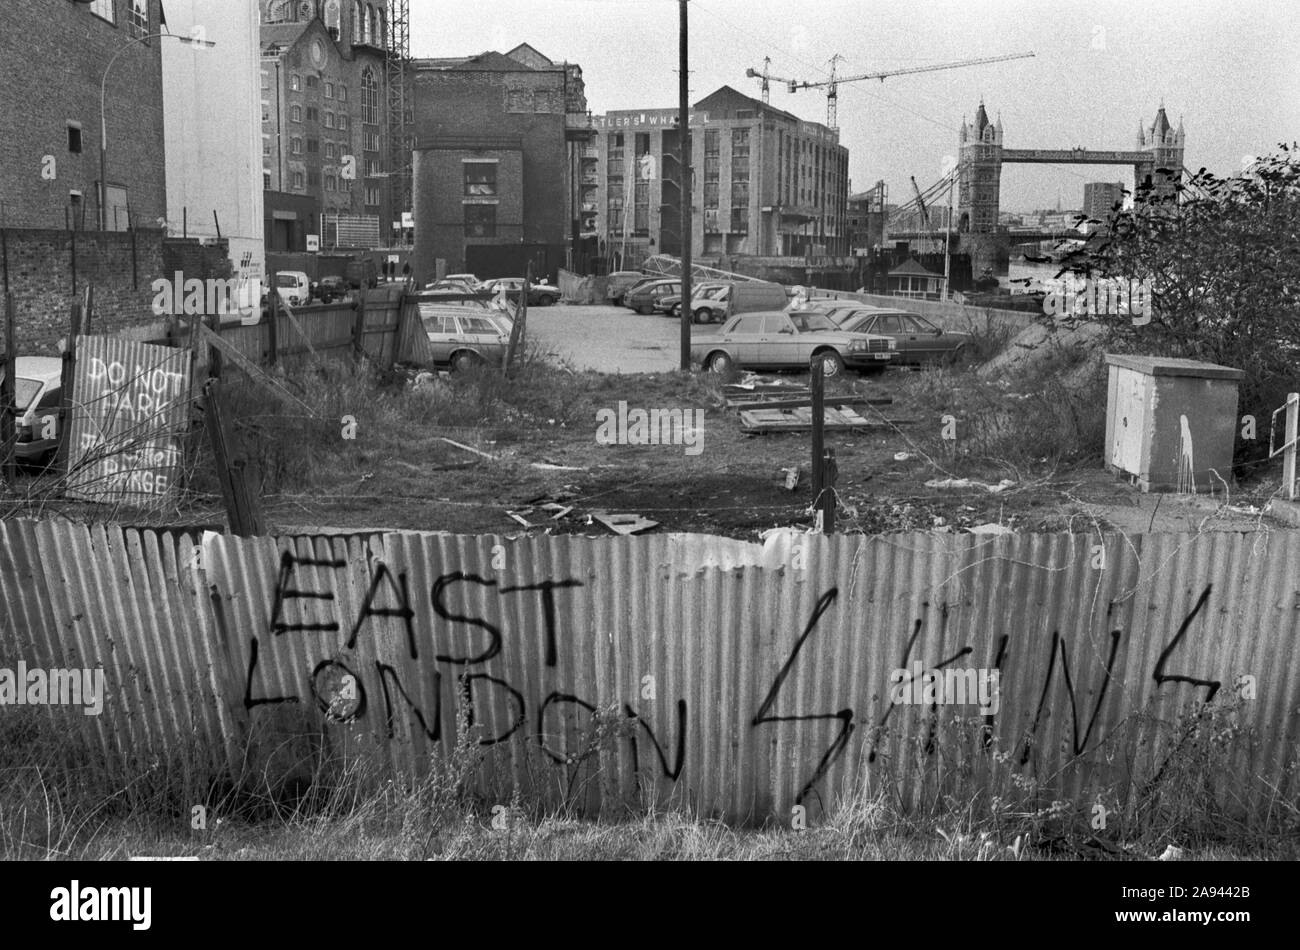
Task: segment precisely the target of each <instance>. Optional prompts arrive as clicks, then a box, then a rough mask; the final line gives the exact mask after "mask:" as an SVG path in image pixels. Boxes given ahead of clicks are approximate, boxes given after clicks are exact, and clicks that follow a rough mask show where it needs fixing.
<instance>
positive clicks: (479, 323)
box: [460, 317, 500, 337]
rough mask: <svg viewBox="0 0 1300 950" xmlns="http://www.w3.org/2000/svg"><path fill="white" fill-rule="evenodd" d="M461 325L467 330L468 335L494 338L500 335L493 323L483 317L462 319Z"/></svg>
mask: <svg viewBox="0 0 1300 950" xmlns="http://www.w3.org/2000/svg"><path fill="white" fill-rule="evenodd" d="M460 325H461V326H462V327H464V328H465V332H466V333H475V334H481V335H483V336H492V337H495V336H499V335H500V331H499V330H497V328H496V327H495V326H493V325H492V321H491V320H487V319H485V318H483V317H461V318H460Z"/></svg>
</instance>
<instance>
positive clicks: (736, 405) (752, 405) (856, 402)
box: [727, 396, 894, 409]
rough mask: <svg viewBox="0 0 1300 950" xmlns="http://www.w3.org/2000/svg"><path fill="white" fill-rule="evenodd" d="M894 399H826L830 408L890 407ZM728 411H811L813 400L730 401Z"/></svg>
mask: <svg viewBox="0 0 1300 950" xmlns="http://www.w3.org/2000/svg"><path fill="white" fill-rule="evenodd" d="M893 402H894V399H893V397H892V396H878V397H873V398H868V397H866V396H851V397H849V398H847V399H837V398H835V397H834V396H827V397H826V405H828V406H888V405H892V404H893ZM727 408H728V409H810V408H812V399H810V398H803V399H771V400H768V399H756V400H743V399H728V400H727Z"/></svg>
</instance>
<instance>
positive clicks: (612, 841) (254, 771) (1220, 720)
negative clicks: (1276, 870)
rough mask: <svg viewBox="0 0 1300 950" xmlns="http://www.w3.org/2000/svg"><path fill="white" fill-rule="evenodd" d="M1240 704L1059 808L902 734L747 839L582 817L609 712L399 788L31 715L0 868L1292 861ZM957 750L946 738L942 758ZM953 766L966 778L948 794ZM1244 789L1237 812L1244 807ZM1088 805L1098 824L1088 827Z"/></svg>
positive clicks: (660, 812)
mask: <svg viewBox="0 0 1300 950" xmlns="http://www.w3.org/2000/svg"><path fill="white" fill-rule="evenodd" d="M1239 712H1240V710H1239V709H1238V708H1237V705H1235V704H1234V703H1233V702H1231V701H1226V702H1219V703H1215V704H1212V705H1210V706H1206V707H1203V708H1201V709H1198V710H1192V711H1189V712H1187V713H1186V714H1185V715H1183V716H1181V717H1179V718H1177V719H1176V720H1174V721H1172V722H1167V723H1164V722H1160V721H1157V720H1155V719H1153V718H1152V717H1151V716H1150V715H1149V714H1148V713H1141V714H1138V715H1136V716H1134V717H1132V718H1131V719H1130V720H1127V721H1126V722H1125V723H1123V724H1121V726H1122V728H1120V729H1118V730H1116V733H1117V734H1119V733H1126V732H1128V731H1129V730H1137V731H1139V732H1140V733H1142V734H1143V735H1145V736H1146V738H1147V741H1148V742H1152V743H1155V744H1157V745H1159V746H1160V748H1161V749H1162V750H1164V751H1163V753H1162V756H1161V765H1160V767H1159V768H1158V769H1153V770H1152V769H1149V770H1148V771H1147V772H1146V773H1143V774H1145V775H1147V777H1146V778H1145V779H1144V780H1143V781H1142V782H1141V783H1140V784H1136V785H1133V786H1131V787H1127V788H1123V789H1119V788H1108V787H1106V786H1105V785H1103V784H1099V783H1097V782H1096V781H1093V782H1091V783H1089V784H1088V787H1087V791H1086V794H1083V795H1081V797H1080V798H1079V799H1078V800H1066V799H1063V798H1061V797H1060V795H1059V793H1056V794H1053V793H1052V792H1051V791H1050V788H1049V785H1050V784H1051V783H1052V781H1054V780H1055V779H1056V778H1057V777H1058V776H1055V775H1053V776H1039V775H1038V774H1037V770H1035V769H1025V768H1024V767H1023V764H1022V763H1019V760H1018V758H1017V757H1016V756H1015V755H1013V753H1012V751H1010V750H1001V749H998V748H997V747H996V745H995V746H994V747H992V748H991V749H989V750H988V754H987V755H982V756H980V757H979V760H980V761H979V764H977V765H974V766H972V762H974V759H966V760H964V761H961V760H960V759H959V760H958V761H954V762H951V763H944V762H941V761H939V759H938V758H936V755H938V756H939V758H942V756H943V754H944V753H943V752H942V751H940V752H938V753H936V752H935V750H934V749H927V748H923V746H924V745H925V744H926V743H927V741H928V740H927V739H926V738H925V737H923V736H918V737H917V738H916V740H915V742H913V743H903V744H902V745H900V746H898V747H897V748H896V751H895V754H896V755H898V756H903V757H906V758H909V759H911V758H915V759H916V762H915V763H911V764H910V766H909V763H907V762H903V761H901V760H899V761H890V760H889V759H888V757H886V759H885V760H883V761H882V762H881V764H878V765H877V766H876V772H875V774H874V776H873V777H872V778H871V780H870V782H868V783H864V784H861V785H859V786H858V787H857V790H856V791H853V792H851V793H850V794H848V795H847V796H845V797H844V798H842V799H840V800H839V801H838V802H836V803H834V804H833V805H832V806H831V808H830V810H829V811H828V812H826V813H821V812H820V811H819V810H817V808H816V806H811V805H810V807H809V809H808V811H807V813H806V814H804V813H800V812H799V810H797V809H796V810H794V811H793V812H791V813H790V814H787V815H784V816H781V817H779V819H778V818H771V819H768V820H766V821H763V822H761V823H759V824H757V825H755V824H752V823H747V822H740V823H738V824H737V823H727V822H724V821H722V820H719V819H718V818H717V817H716V816H712V815H707V814H701V813H697V812H694V811H691V810H690V809H687V808H684V807H682V806H681V805H680V804H677V805H674V804H672V803H671V802H670V801H667V800H663V799H657V798H656V797H655V796H654V795H653V794H648V795H643V796H642V798H641V799H640V800H638V801H631V802H627V803H626V804H625V806H624V807H621V808H620V807H611V805H610V804H609V803H608V802H606V803H605V805H604V810H603V812H602V813H601V814H600V815H599V816H596V817H592V818H587V817H585V815H586V813H587V812H586V806H585V805H584V802H586V801H588V800H590V799H589V796H588V794H587V793H588V792H589V791H591V790H592V789H594V788H595V787H598V786H601V785H602V783H603V782H604V780H605V779H606V778H607V776H606V775H605V774H604V768H605V766H604V764H603V763H604V762H605V761H607V759H606V755H607V754H608V753H609V752H611V750H612V748H613V746H614V744H616V743H618V742H619V741H621V740H622V739H623V738H625V737H626V728H628V727H629V723H626V722H620V721H619V720H620V718H621V717H619V715H618V713H617V710H616V709H610V710H606V711H604V712H603V713H602V714H601V715H597V716H593V717H592V720H591V724H590V725H589V726H588V727H587V728H586V731H585V732H584V734H583V735H582V736H580V737H579V740H578V741H577V742H576V744H574V745H573V746H572V748H573V750H574V751H573V752H572V753H571V754H569V755H567V756H565V757H563V758H562V761H560V762H555V761H553V760H551V761H547V760H545V759H544V757H543V755H542V752H541V750H540V746H538V745H537V744H536V742H535V741H533V742H526V743H525V744H526V745H527V746H529V749H528V750H524V756H523V757H524V758H525V759H526V760H527V761H526V764H525V765H524V767H523V770H522V772H516V773H515V777H514V778H509V776H511V774H512V773H511V770H510V768H509V767H508V766H507V765H506V764H505V761H504V760H498V761H494V760H493V756H498V755H507V752H508V750H506V749H503V748H501V747H495V748H493V749H485V748H484V747H482V746H480V745H478V743H477V741H476V739H475V737H474V734H473V730H472V729H471V727H470V726H469V724H468V723H467V722H466V721H465V719H464V718H463V717H462V718H461V720H460V721H459V722H458V723H457V727H456V730H455V738H453V739H451V740H449V741H448V742H447V746H446V747H445V748H444V749H443V750H442V751H441V752H440V753H439V754H438V755H437V756H436V757H435V758H433V759H431V760H429V761H428V762H425V763H423V764H424V766H425V768H424V770H423V771H422V774H421V775H420V776H419V777H415V778H413V777H410V776H405V775H399V774H396V773H393V772H391V771H386V770H383V769H381V768H377V767H376V763H375V762H374V761H373V760H370V759H368V758H367V757H366V756H365V755H356V756H344V755H342V754H340V753H339V752H338V751H337V750H335V751H330V743H329V741H328V737H327V736H326V735H324V734H321V735H318V736H317V737H316V739H315V741H312V742H308V743H307V744H306V745H305V746H300V747H299V750H298V752H299V753H305V754H301V755H299V754H295V755H291V756H289V757H288V759H286V758H284V757H282V756H279V755H278V753H279V752H281V751H282V750H281V749H280V748H278V747H277V748H269V747H267V746H265V745H262V746H258V745H257V744H256V743H252V742H250V746H249V748H248V749H247V750H245V751H244V753H243V754H242V755H241V756H239V757H237V761H235V762H233V763H227V767H225V768H213V767H212V764H211V763H212V756H211V755H210V754H208V753H209V752H210V750H203V749H200V748H193V749H182V750H174V751H173V752H171V753H169V754H167V755H165V756H155V755H150V754H145V755H143V756H139V755H137V756H134V757H127V758H126V759H124V760H117V761H116V762H115V764H113V765H109V764H107V763H106V761H105V760H104V759H103V757H102V755H101V754H99V753H97V752H95V751H92V750H91V749H90V748H89V747H85V746H82V745H79V744H78V742H77V740H76V739H75V738H74V737H73V735H72V734H70V733H68V732H66V731H59V730H56V729H55V728H54V723H55V720H54V718H53V717H51V716H50V715H48V711H45V710H33V709H25V710H20V711H6V712H5V714H4V715H3V717H0V742H3V746H0V748H3V750H4V753H3V757H2V758H0V858H3V859H60V858H81V859H113V858H118V859H120V858H122V857H125V856H128V855H138V854H146V855H157V854H164V855H194V854H197V855H199V856H202V857H205V858H212V859H292V860H333V859H399V860H426V859H436V858H444V859H474V860H480V859H483V860H495V859H537V858H543V859H627V860H642V859H669V860H713V859H762V860H772V859H868V860H874V859H910V860H976V861H1020V860H1051V859H1117V860H1123V859H1144V858H1152V857H1157V856H1159V855H1161V854H1162V853H1163V852H1164V851H1165V850H1166V849H1167V848H1168V847H1169V846H1171V845H1172V846H1175V847H1177V848H1179V849H1182V850H1183V851H1184V854H1185V857H1187V858H1193V859H1194V858H1292V859H1294V858H1295V857H1296V856H1297V855H1298V854H1300V848H1298V846H1297V845H1298V842H1300V814H1298V813H1297V808H1296V804H1295V801H1294V793H1291V794H1289V795H1288V794H1283V793H1282V792H1280V791H1278V790H1276V789H1273V790H1270V789H1269V788H1268V787H1267V786H1266V785H1263V784H1261V783H1251V782H1243V781H1241V777H1242V776H1243V775H1246V774H1248V770H1245V769H1243V768H1242V762H1243V758H1242V757H1243V756H1249V755H1250V754H1251V753H1252V750H1254V749H1255V747H1256V744H1255V743H1254V740H1253V738H1252V736H1251V735H1250V733H1249V730H1245V729H1243V728H1242V727H1241V726H1240V721H1239V720H1240V716H1239ZM958 719H960V717H956V718H955V719H954V721H953V722H952V723H949V724H947V726H948V727H951V728H953V729H958V730H960V729H969V730H970V735H969V736H968V737H967V738H969V739H972V740H974V741H976V742H977V743H978V737H979V729H980V721H979V720H978V719H961V720H960V721H958ZM263 738H266V737H263ZM282 741H284V742H286V744H289V745H292V744H294V741H295V740H293V739H283V737H282ZM520 741H523V740H520ZM958 745H960V743H953V742H949V743H945V747H946V748H948V749H949V750H950V754H951V750H952V749H954V748H955V747H956V746H958ZM912 746H915V747H914V748H913V747H912ZM515 752H516V754H517V753H518V752H519V750H515ZM1091 754H1092V756H1093V762H1094V765H1091V766H1090V765H1088V764H1087V763H1084V762H1081V761H1078V762H1068V763H1067V765H1066V767H1067V768H1073V767H1081V768H1085V769H1087V768H1095V762H1096V760H1097V758H1098V757H1100V758H1101V759H1103V760H1105V761H1111V760H1112V759H1113V755H1110V754H1108V753H1107V752H1106V750H1105V749H1103V748H1097V749H1095V750H1093V752H1092V753H1091ZM515 761H516V762H518V761H519V758H518V757H516V759H515ZM287 762H292V763H293V764H294V766H296V767H289V766H287V764H286V763H287ZM926 762H928V765H926V764H925V763H926ZM1130 764H1131V763H1130ZM972 768H973V769H974V771H971V769H972ZM918 769H919V771H918ZM927 769H928V770H929V771H931V772H933V773H934V774H938V772H944V773H946V774H947V776H948V778H947V779H945V780H944V781H942V782H940V783H939V784H937V785H935V786H934V787H933V788H931V789H929V790H928V791H927V790H926V789H927V786H926V784H925V783H924V782H922V781H919V780H918V776H919V775H921V774H922V773H924V772H925V771H926V770H927ZM964 770H965V771H967V772H969V773H970V774H969V775H967V776H966V778H971V777H977V776H979V775H982V776H983V779H982V782H976V783H975V784H974V786H972V787H966V786H963V787H962V788H961V789H957V788H955V787H953V786H952V784H951V781H952V778H953V776H956V775H959V774H961V773H963V771H964ZM896 773H908V774H910V781H909V782H908V783H904V782H902V781H900V780H899V778H898V774H896ZM521 774H522V775H523V776H524V780H523V781H522V782H519V781H518V779H519V776H520V775H521ZM1094 774H1096V773H1094ZM524 785H528V786H529V788H528V789H527V790H525V788H524ZM1246 786H1250V787H1246ZM972 788H973V791H972ZM995 789H996V790H997V791H996V792H995V791H994V790H995ZM905 790H906V791H905ZM1261 792H1262V793H1263V795H1264V796H1265V797H1264V798H1263V799H1262V800H1256V801H1255V802H1254V803H1253V807H1252V808H1251V809H1249V810H1243V809H1244V806H1245V805H1246V801H1245V799H1244V798H1243V797H1242V796H1243V794H1260V793H1261ZM1099 804H1100V805H1102V806H1103V807H1104V808H1105V810H1106V812H1107V820H1106V821H1104V822H1102V823H1101V824H1100V825H1099V824H1098V822H1097V821H1096V815H1097V814H1098V812H1097V806H1098V805H1099ZM198 809H201V810H202V811H201V814H202V820H199V815H200V811H199V810H198ZM1247 814H1251V815H1253V816H1254V817H1252V818H1249V819H1248V818H1247V817H1245V816H1246V815H1247Z"/></svg>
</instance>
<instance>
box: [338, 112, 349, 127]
mask: <svg viewBox="0 0 1300 950" xmlns="http://www.w3.org/2000/svg"><path fill="white" fill-rule="evenodd" d="M338 121H339V128H340V129H346V128H347V127H348V117H347V113H344V112H340V113H339V119H338Z"/></svg>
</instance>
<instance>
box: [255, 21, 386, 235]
mask: <svg viewBox="0 0 1300 950" xmlns="http://www.w3.org/2000/svg"><path fill="white" fill-rule="evenodd" d="M262 9H263V25H262V29H261V43H262V170H263V183H264V186H265V188H266V191H267V192H268V194H267V196H266V201H265V214H266V246H267V249H268V250H277V251H286V250H288V251H301V250H305V249H306V236H307V235H309V234H316V235H318V236H319V238H320V242H321V246H322V247H332V246H352V247H375V246H379V245H381V244H390V243H397V240H396V239H397V238H399V237H400V235H394V234H393V233H392V230H391V229H392V224H393V221H394V220H400V212H401V210H404V209H395V208H394V207H393V198H392V194H391V188H390V185H389V182H390V178H389V169H388V167H387V166H388V151H387V145H386V142H385V136H386V135H387V134H388V133H387V128H386V126H387V112H386V102H387V98H388V96H387V91H386V76H385V61H386V53H385V47H386V44H387V39H388V37H387V23H386V21H385V18H384V12H383V9H384V4H382V3H361V2H358V0H295V2H290V0H263V3H262ZM304 199H309V200H308V201H304ZM304 208H314V211H312V212H310V213H308V212H305V211H304V210H303V209H304ZM395 211H396V214H395V213H394V212H395ZM317 215H319V217H316V216H317ZM304 218H307V220H304ZM313 218H314V220H312V219H313Z"/></svg>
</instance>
